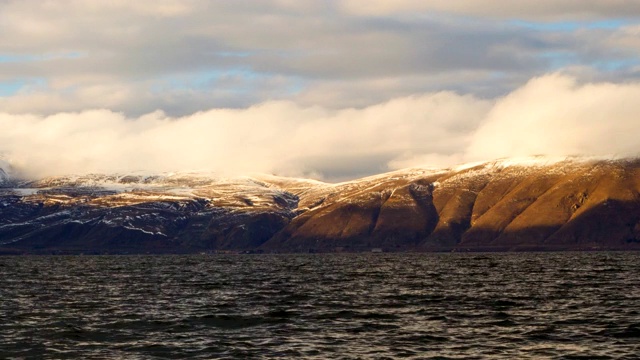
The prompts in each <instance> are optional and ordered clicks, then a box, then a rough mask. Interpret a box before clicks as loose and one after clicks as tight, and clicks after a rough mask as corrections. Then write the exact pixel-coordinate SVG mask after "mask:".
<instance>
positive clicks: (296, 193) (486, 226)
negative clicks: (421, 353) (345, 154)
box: [0, 158, 640, 253]
mask: <svg viewBox="0 0 640 360" xmlns="http://www.w3.org/2000/svg"><path fill="white" fill-rule="evenodd" d="M4 184H5V185H4V186H5V187H4V188H3V189H0V251H2V252H4V253H23V252H41V253H51V252H75V253H77V252H84V253H92V252H95V253H146V252H151V253H163V252H166V253H169V252H171V253H180V252H202V251H206V252H209V251H265V252H309V251H311V252H314V251H317V252H333V251H371V250H372V249H374V248H380V249H383V250H384V251H524V250H592V249H640V195H639V194H640V160H616V161H611V160H586V159H564V160H560V161H557V160H549V159H546V158H529V159H523V160H520V161H513V160H500V161H493V162H487V163H482V164H475V165H466V166H461V167H457V168H451V169H445V170H430V169H422V168H416V169H406V170H402V171H397V172H392V173H387V174H382V175H378V176H374V177H369V178H364V179H360V180H356V181H350V182H345V183H340V184H326V183H322V182H317V181H312V180H302V179H288V178H280V177H274V176H256V177H253V178H242V179H218V178H215V177H212V176H206V175H202V174H198V175H194V174H179V175H165V176H136V175H126V176H102V175H93V176H84V177H65V178H50V179H43V180H39V181H22V182H19V181H16V180H15V179H11V180H9V179H5V181H4ZM0 186H2V185H0Z"/></svg>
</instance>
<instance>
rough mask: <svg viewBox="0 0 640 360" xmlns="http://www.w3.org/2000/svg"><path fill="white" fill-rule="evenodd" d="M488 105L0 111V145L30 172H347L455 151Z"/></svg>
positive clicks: (446, 98)
mask: <svg viewBox="0 0 640 360" xmlns="http://www.w3.org/2000/svg"><path fill="white" fill-rule="evenodd" d="M488 107H489V103H488V102H487V101H483V100H478V99H475V98H473V97H469V96H460V95H456V94H453V93H435V94H430V95H424V96H419V97H405V98H400V99H396V100H392V101H389V102H386V103H382V104H379V105H375V106H371V107H367V108H364V109H347V110H340V111H334V110H327V109H324V108H320V107H300V106H298V105H295V104H294V103H292V102H267V103H263V104H260V105H256V106H253V107H250V108H247V109H242V110H233V109H214V110H209V111H206V112H200V113H196V114H193V115H190V116H184V117H179V118H171V117H167V116H165V115H164V114H163V113H161V112H155V113H150V114H147V115H144V116H141V117H139V118H135V119H131V118H127V117H125V116H123V115H122V114H119V113H114V112H112V111H108V110H92V111H84V112H80V113H59V114H56V115H51V116H34V115H10V114H2V115H0V153H4V154H5V156H6V157H7V158H8V159H10V160H11V162H12V163H13V165H14V167H16V168H18V169H22V171H23V172H24V173H26V174H29V175H31V176H44V175H54V174H65V173H87V172H126V171H132V170H146V171H151V172H158V171H179V170H193V169H201V170H204V169H206V170H212V171H216V172H218V173H220V174H229V173H231V174H239V173H248V172H266V173H273V172H276V173H281V174H287V175H304V174H312V173H322V174H324V175H325V176H326V177H329V178H344V177H348V176H355V175H359V174H361V173H367V172H369V173H370V172H376V171H384V170H386V168H385V162H386V160H388V159H393V158H394V157H397V156H404V155H405V154H406V153H407V152H408V151H419V152H438V153H448V152H454V151H456V149H459V148H461V147H463V146H464V145H465V144H466V143H467V138H468V136H469V133H470V132H471V131H472V130H473V129H474V128H475V127H476V126H477V123H478V121H479V120H480V119H481V117H482V114H484V113H485V112H486V111H487V110H488Z"/></svg>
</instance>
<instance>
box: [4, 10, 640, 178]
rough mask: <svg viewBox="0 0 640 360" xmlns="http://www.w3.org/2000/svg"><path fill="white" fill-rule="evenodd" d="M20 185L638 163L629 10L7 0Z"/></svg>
mask: <svg viewBox="0 0 640 360" xmlns="http://www.w3.org/2000/svg"><path fill="white" fill-rule="evenodd" d="M0 32H1V33H2V34H3V36H2V37H0V160H3V161H6V162H9V163H10V164H11V165H12V167H13V168H14V169H17V171H19V172H22V173H23V174H25V176H34V177H40V176H50V175H61V174H68V173H78V174H80V173H90V172H127V171H149V172H164V171H190V170H207V171H213V172H216V173H220V174H221V175H230V174H235V175H238V174H248V173H270V174H277V175H284V176H300V177H312V178H316V179H323V180H326V181H340V180H345V179H352V178H357V177H361V176H365V175H371V174H376V173H381V172H385V171H390V170H395V169H400V168H404V167H413V166H429V167H447V166H452V165H455V164H459V163H464V162H469V161H478V160H490V159H495V158H501V157H514V156H530V155H553V156H567V155H598V156H635V155H637V154H638V153H639V152H640V141H637V140H636V136H635V134H637V133H639V132H640V101H638V99H640V1H625V0H520V1H517V2H516V1H508V0H483V1H478V0H460V1H451V0H446V1H445V0H430V1H412V0H388V1H387V0H367V1H364V0H343V1H337V0H325V1H317V0H243V1H204V0H202V1H200V0H191V1H190V0H179V1H178V0H153V1H147V0H139V1H123V0H122V1H121V0H112V1H92V0H68V1H67V0H59V1H41V0H22V1H12V0H0Z"/></svg>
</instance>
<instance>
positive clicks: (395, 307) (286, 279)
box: [0, 253, 640, 359]
mask: <svg viewBox="0 0 640 360" xmlns="http://www.w3.org/2000/svg"><path fill="white" fill-rule="evenodd" d="M639 275H640V254H638V253H519V254H360V255H357V254H349V255H212V256H70V257H62V256H60V257H44V256H43V257H0V358H37V359H40V358H84V359H87V358H88V359H91V358H99V359H104V358H110V359H112V358H126V359H152V358H203V359H209V358H261V357H263V358H275V357H290V358H319V359H320V358H321V359H326V358H439V359H446V358H454V359H455V358H464V359H484V358H505V359H526V358H532V359H533V358H535V359H540V358H542V359H544V358H559V359H582V358H584V359H597V358H601V359H610V358H612V359H616V358H625V359H634V358H640V277H639Z"/></svg>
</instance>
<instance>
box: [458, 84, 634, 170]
mask: <svg viewBox="0 0 640 360" xmlns="http://www.w3.org/2000/svg"><path fill="white" fill-rule="evenodd" d="M638 99H640V83H629V84H614V83H606V82H600V83H579V82H577V81H576V79H574V78H571V77H568V76H563V75H559V74H553V75H547V76H543V77H539V78H535V79H532V80H531V81H529V82H528V83H527V84H526V85H524V86H523V87H521V88H519V89H517V90H515V91H514V92H512V93H510V94H509V95H508V96H506V97H504V98H502V99H500V100H499V101H498V102H497V103H496V105H495V106H494V107H493V108H492V109H491V111H490V112H489V113H488V115H487V117H486V119H484V120H483V122H482V124H481V125H480V126H479V128H478V130H477V132H476V133H475V134H474V137H473V140H472V141H471V143H470V145H469V147H468V149H467V151H466V156H467V158H470V159H474V158H477V159H491V158H498V157H509V156H527V155H536V154H546V155H617V156H630V155H637V154H638V153H640V143H639V142H638V138H637V134H638V133H639V132H640V118H639V117H638V114H640V102H638Z"/></svg>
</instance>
